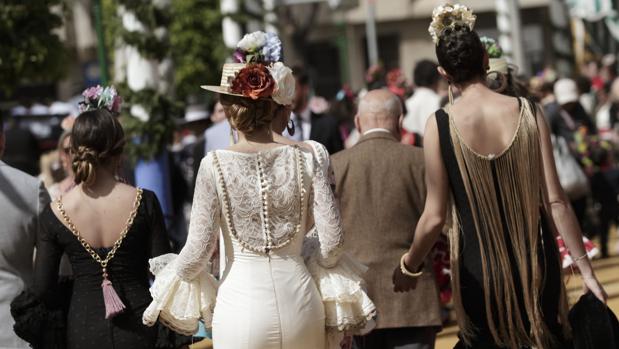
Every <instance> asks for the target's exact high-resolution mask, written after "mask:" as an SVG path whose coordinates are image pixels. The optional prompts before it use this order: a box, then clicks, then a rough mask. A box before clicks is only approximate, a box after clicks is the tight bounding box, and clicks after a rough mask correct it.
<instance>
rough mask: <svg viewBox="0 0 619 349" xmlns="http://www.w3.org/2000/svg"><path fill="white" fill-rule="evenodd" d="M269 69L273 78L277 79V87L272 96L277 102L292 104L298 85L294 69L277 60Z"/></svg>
mask: <svg viewBox="0 0 619 349" xmlns="http://www.w3.org/2000/svg"><path fill="white" fill-rule="evenodd" d="M268 69H269V72H270V73H271V76H272V77H273V80H275V89H274V90H273V95H272V96H271V97H272V98H273V100H274V101H275V102H276V103H277V104H281V105H291V104H292V100H293V99H294V92H295V87H296V83H295V79H294V76H293V75H292V69H290V68H288V67H287V66H285V65H284V63H282V62H276V63H274V64H273V65H271V66H269V67H268Z"/></svg>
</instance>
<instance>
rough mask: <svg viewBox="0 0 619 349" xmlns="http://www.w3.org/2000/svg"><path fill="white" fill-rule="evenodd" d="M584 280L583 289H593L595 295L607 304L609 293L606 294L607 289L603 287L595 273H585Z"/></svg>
mask: <svg viewBox="0 0 619 349" xmlns="http://www.w3.org/2000/svg"><path fill="white" fill-rule="evenodd" d="M582 281H583V289H584V291H585V292H587V291H591V293H593V295H595V297H596V298H597V299H599V300H600V301H601V302H602V303H604V304H606V300H608V295H607V294H606V291H604V287H602V285H601V284H600V282H599V281H598V279H597V278H596V277H595V275H588V276H584V275H583V277H582Z"/></svg>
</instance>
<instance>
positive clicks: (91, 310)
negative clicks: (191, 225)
mask: <svg viewBox="0 0 619 349" xmlns="http://www.w3.org/2000/svg"><path fill="white" fill-rule="evenodd" d="M54 204H55V203H52V205H54ZM40 222H41V224H42V226H43V227H42V229H41V230H42V233H41V235H40V236H38V238H37V258H36V265H35V282H34V293H35V295H37V296H39V297H41V298H42V299H43V303H44V305H45V306H49V307H47V308H48V309H51V308H54V307H55V306H56V305H57V304H58V302H57V301H58V299H54V297H57V295H55V294H53V293H52V292H51V291H52V290H55V289H56V285H57V282H58V265H59V262H60V258H61V256H62V253H63V252H66V253H67V255H68V257H69V260H70V262H71V266H72V268H73V277H74V282H73V287H72V291H71V293H70V302H69V304H68V311H67V313H66V315H65V316H66V338H56V339H58V340H59V341H60V342H64V341H66V347H67V348H76V349H77V348H80V349H83V348H88V349H95V348H106V349H107V348H118V349H125V348H126V349H139V348H144V349H147V348H148V349H152V348H155V343H156V341H157V336H158V333H157V332H158V329H157V327H146V326H144V325H143V324H142V313H143V312H144V309H146V307H147V306H148V305H149V304H150V302H151V300H152V299H151V296H150V293H149V271H148V259H149V258H152V257H155V256H158V255H161V254H163V253H167V252H169V249H170V245H169V243H168V240H167V238H166V232H165V225H164V219H163V214H162V212H161V207H160V205H159V201H158V200H157V197H156V196H155V194H154V193H153V192H151V191H148V190H144V191H143V195H142V200H141V203H140V206H139V208H138V211H137V214H136V217H135V220H134V222H133V225H132V226H131V228H130V229H129V232H128V234H127V236H126V237H125V239H124V240H123V242H122V245H121V246H120V248H118V250H117V251H116V254H115V256H114V257H113V258H112V260H111V261H110V263H109V265H108V274H109V279H110V281H111V282H112V284H113V287H114V289H115V290H116V292H117V293H118V296H119V297H120V299H121V300H122V302H123V303H124V304H125V307H126V308H125V310H124V312H123V313H121V314H120V315H117V316H116V317H114V318H112V319H110V320H106V319H105V305H104V302H103V293H102V288H101V282H102V271H101V266H100V265H99V263H97V262H95V260H94V259H93V258H92V257H91V256H90V255H89V254H88V253H87V252H86V250H85V249H84V247H82V245H81V244H80V243H79V242H78V240H77V238H76V237H75V236H74V235H73V234H72V233H71V231H70V230H69V229H67V228H66V227H65V225H64V224H63V223H62V222H61V221H60V220H59V219H58V217H56V215H55V214H54V212H53V211H52V209H51V207H49V206H48V207H47V208H46V209H45V210H44V211H43V212H42V214H41V219H40ZM95 251H96V252H97V253H98V254H99V256H100V257H101V258H102V259H103V258H105V256H106V255H107V252H108V251H109V248H100V249H95ZM65 297H67V295H65ZM21 318H23V319H28V317H27V316H23V317H21ZM24 321H27V320H24ZM16 323H17V327H19V326H22V327H24V324H23V323H21V324H20V319H18V318H16ZM17 327H16V328H17ZM58 337H61V336H58ZM49 342H50V341H47V343H38V345H35V348H37V347H40V348H61V347H63V344H60V345H58V344H57V343H49Z"/></svg>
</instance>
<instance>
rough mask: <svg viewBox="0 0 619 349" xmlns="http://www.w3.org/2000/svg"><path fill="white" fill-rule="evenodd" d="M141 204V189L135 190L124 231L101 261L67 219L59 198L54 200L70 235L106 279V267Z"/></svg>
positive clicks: (69, 219)
mask: <svg viewBox="0 0 619 349" xmlns="http://www.w3.org/2000/svg"><path fill="white" fill-rule="evenodd" d="M141 202H142V188H137V193H136V196H135V201H134V202H133V210H132V211H131V214H130V215H129V218H128V219H127V223H126V225H125V229H123V231H122V232H121V233H120V237H119V238H118V240H116V242H114V246H113V247H112V249H111V250H110V251H109V252H108V253H107V256H106V257H105V259H101V257H100V256H99V254H97V252H95V251H94V250H93V249H92V247H91V246H90V244H88V242H86V240H84V238H83V237H82V235H81V234H80V233H79V231H78V230H77V227H76V226H75V224H73V222H72V221H71V218H69V215H67V212H66V211H65V210H64V206H63V205H62V198H61V197H60V198H58V199H57V200H56V205H57V206H58V212H60V215H62V219H64V221H65V223H66V224H67V226H68V227H69V230H70V231H71V233H72V234H73V235H74V236H75V237H76V238H77V240H78V241H79V242H80V244H81V245H82V246H83V247H84V249H85V250H86V252H88V254H90V256H91V257H92V258H93V259H94V260H95V261H96V262H97V263H99V264H100V265H101V268H102V269H103V277H104V278H107V265H108V263H109V262H110V261H111V260H112V258H114V255H115V254H116V250H118V248H120V245H121V244H122V242H123V240H124V239H125V237H126V236H127V234H128V233H129V229H131V227H132V226H133V221H134V220H135V217H136V216H137V213H138V209H139V207H140V203H141Z"/></svg>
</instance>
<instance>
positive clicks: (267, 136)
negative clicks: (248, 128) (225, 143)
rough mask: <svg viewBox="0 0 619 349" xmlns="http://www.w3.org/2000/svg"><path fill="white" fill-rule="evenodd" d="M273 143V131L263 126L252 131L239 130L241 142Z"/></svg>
mask: <svg viewBox="0 0 619 349" xmlns="http://www.w3.org/2000/svg"><path fill="white" fill-rule="evenodd" d="M241 142H243V143H248V144H250V143H273V131H271V130H270V129H269V128H262V129H260V130H256V131H254V132H251V133H243V132H239V143H241Z"/></svg>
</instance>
